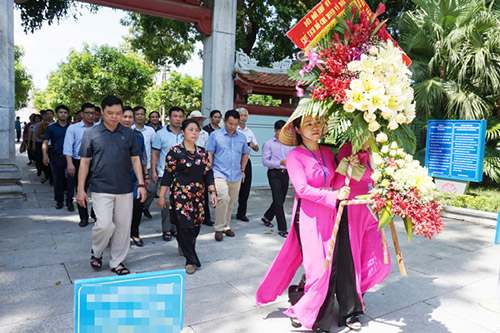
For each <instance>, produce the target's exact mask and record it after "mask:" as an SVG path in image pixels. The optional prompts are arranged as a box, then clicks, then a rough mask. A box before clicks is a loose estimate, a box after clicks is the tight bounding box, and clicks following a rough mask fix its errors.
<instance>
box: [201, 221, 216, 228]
mask: <svg viewBox="0 0 500 333" xmlns="http://www.w3.org/2000/svg"><path fill="white" fill-rule="evenodd" d="M203 224H204V225H206V226H209V227H213V225H214V223H213V222H212V221H205V222H203Z"/></svg>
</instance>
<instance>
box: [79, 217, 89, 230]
mask: <svg viewBox="0 0 500 333" xmlns="http://www.w3.org/2000/svg"><path fill="white" fill-rule="evenodd" d="M78 225H79V226H80V227H82V228H83V227H86V226H88V225H89V219H83V220H81V221H80V223H78Z"/></svg>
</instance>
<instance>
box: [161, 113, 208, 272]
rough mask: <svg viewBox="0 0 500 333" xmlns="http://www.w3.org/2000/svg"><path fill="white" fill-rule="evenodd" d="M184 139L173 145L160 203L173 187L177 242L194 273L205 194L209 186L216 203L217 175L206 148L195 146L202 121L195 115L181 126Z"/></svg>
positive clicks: (203, 217) (188, 270)
mask: <svg viewBox="0 0 500 333" xmlns="http://www.w3.org/2000/svg"><path fill="white" fill-rule="evenodd" d="M181 131H182V134H183V135H184V141H183V142H182V143H181V144H180V145H178V146H174V147H172V148H170V151H169V152H168V155H167V158H166V162H165V172H164V174H163V179H162V181H161V190H160V198H159V200H158V206H159V207H160V208H161V209H164V208H165V207H166V202H165V194H166V193H167V190H168V188H169V187H171V189H170V207H172V210H171V212H172V214H171V219H172V223H174V224H175V225H176V226H177V242H178V244H179V248H180V250H181V251H182V253H183V255H184V257H185V258H186V273H188V274H193V273H194V272H195V270H196V268H195V266H196V267H200V266H201V264H200V260H199V259H198V255H197V254H196V251H195V245H196V237H197V236H198V234H199V232H200V226H201V224H202V222H203V221H204V219H205V210H204V203H205V200H204V195H205V191H206V190H207V188H208V191H209V192H210V198H211V201H212V205H213V206H214V207H215V206H216V205H217V197H216V195H215V186H214V175H213V171H212V168H211V167H210V165H209V163H208V153H207V151H206V150H205V148H202V147H198V146H196V144H195V142H196V140H198V137H199V133H200V125H199V124H198V123H197V122H196V121H195V120H193V119H188V120H185V121H184V122H183V123H182V126H181Z"/></svg>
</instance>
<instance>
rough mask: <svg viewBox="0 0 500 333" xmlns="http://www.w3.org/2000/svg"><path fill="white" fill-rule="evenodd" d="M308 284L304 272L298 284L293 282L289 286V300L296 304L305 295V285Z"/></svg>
mask: <svg viewBox="0 0 500 333" xmlns="http://www.w3.org/2000/svg"><path fill="white" fill-rule="evenodd" d="M305 285H306V275H305V274H302V278H301V279H300V282H299V284H298V285H295V284H292V285H290V287H288V301H289V302H290V304H292V305H295V303H297V302H298V301H299V300H300V298H301V297H302V296H303V295H304V287H305Z"/></svg>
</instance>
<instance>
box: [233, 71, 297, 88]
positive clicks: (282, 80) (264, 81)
mask: <svg viewBox="0 0 500 333" xmlns="http://www.w3.org/2000/svg"><path fill="white" fill-rule="evenodd" d="M237 75H238V76H239V77H240V78H241V79H243V80H245V81H250V82H253V83H256V84H259V85H265V86H273V87H290V88H292V87H295V84H296V83H297V81H295V80H292V79H291V78H290V77H289V76H288V75H287V74H270V73H262V72H255V71H252V72H250V73H248V74H244V73H237Z"/></svg>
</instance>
